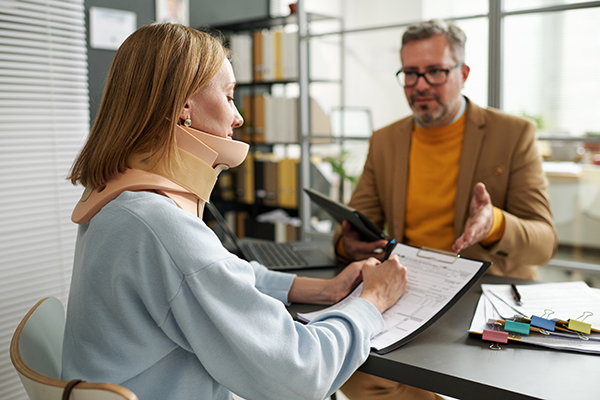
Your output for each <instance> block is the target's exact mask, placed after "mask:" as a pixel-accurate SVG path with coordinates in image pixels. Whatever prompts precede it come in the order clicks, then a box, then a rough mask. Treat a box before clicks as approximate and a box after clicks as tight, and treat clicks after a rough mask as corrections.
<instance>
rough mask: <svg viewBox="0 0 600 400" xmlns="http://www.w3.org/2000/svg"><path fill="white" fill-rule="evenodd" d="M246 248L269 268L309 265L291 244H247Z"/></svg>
mask: <svg viewBox="0 0 600 400" xmlns="http://www.w3.org/2000/svg"><path fill="white" fill-rule="evenodd" d="M245 246H246V247H247V249H248V250H250V251H251V252H252V253H253V254H254V255H255V256H256V258H257V260H258V261H261V262H262V263H263V264H264V265H265V266H267V267H292V266H305V265H308V263H307V262H306V260H305V259H304V257H302V256H301V255H300V254H299V253H298V252H296V251H294V250H293V245H292V244H289V243H274V242H264V243H245Z"/></svg>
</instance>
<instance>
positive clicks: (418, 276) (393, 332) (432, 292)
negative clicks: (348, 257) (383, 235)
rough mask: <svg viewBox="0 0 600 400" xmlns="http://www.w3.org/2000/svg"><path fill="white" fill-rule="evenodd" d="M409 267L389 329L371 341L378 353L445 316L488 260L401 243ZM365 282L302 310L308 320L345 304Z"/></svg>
mask: <svg viewBox="0 0 600 400" xmlns="http://www.w3.org/2000/svg"><path fill="white" fill-rule="evenodd" d="M393 253H394V254H397V255H398V256H399V257H400V262H401V263H402V265H404V266H405V267H406V269H407V277H408V284H407V287H406V291H405V293H404V295H403V296H402V297H401V298H400V300H398V302H397V303H396V304H395V305H394V306H392V307H391V308H390V309H388V310H387V311H386V312H385V313H383V320H384V323H385V328H384V330H383V332H381V333H380V334H379V335H377V336H375V337H374V338H373V339H372V340H371V347H372V348H373V349H375V351H377V352H378V353H381V354H383V353H387V352H388V351H391V350H393V349H395V348H398V347H400V346H401V345H403V344H405V343H407V342H408V341H410V340H412V339H413V338H414V337H416V336H417V335H418V334H419V333H421V332H422V331H423V330H425V329H426V328H427V327H428V326H429V325H431V324H432V323H433V322H435V321H436V320H437V319H438V318H439V317H441V316H442V315H443V314H444V313H445V312H446V311H447V310H448V309H450V307H451V306H452V305H453V304H454V303H455V302H456V301H458V299H459V298H460V297H461V296H462V295H463V294H464V293H465V292H466V291H467V290H468V289H469V288H470V287H471V286H472V285H473V284H474V283H475V282H476V281H477V280H478V279H479V278H480V277H481V275H483V273H484V272H485V271H486V270H487V268H488V267H489V265H490V264H489V263H488V262H483V261H477V260H470V259H466V258H461V257H458V256H456V255H453V254H451V253H440V252H437V251H435V250H426V249H419V248H417V247H413V246H408V245H403V244H398V245H397V246H396V248H395V249H394V251H393ZM361 290H362V283H361V284H360V285H359V286H358V287H357V288H356V289H355V290H354V291H353V292H352V293H351V294H350V295H349V296H347V297H346V298H345V299H343V300H342V301H340V302H339V303H337V304H334V305H333V306H331V307H328V308H325V309H323V310H320V311H315V312H312V313H300V314H298V319H300V320H302V321H304V322H308V321H311V320H313V319H314V318H316V317H317V316H319V315H321V314H323V313H325V312H327V311H330V310H336V309H340V308H342V307H344V305H345V304H346V303H347V302H349V301H350V300H351V299H353V298H355V297H358V296H359V295H360V293H361Z"/></svg>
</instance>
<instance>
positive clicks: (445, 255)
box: [417, 246, 460, 264]
mask: <svg viewBox="0 0 600 400" xmlns="http://www.w3.org/2000/svg"><path fill="white" fill-rule="evenodd" d="M421 253H422V254H421ZM426 253H432V254H433V255H428V254H426ZM417 257H421V258H426V259H428V260H435V261H439V262H443V263H446V264H454V262H455V261H456V259H457V258H459V257H460V254H457V253H453V252H451V251H444V250H438V249H433V248H431V247H425V246H423V247H421V248H420V249H419V251H417Z"/></svg>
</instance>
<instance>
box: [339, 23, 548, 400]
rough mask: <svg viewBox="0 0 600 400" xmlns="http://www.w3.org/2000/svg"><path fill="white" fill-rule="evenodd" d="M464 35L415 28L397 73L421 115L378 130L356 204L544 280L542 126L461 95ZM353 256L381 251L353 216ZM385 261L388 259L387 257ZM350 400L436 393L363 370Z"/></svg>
mask: <svg viewBox="0 0 600 400" xmlns="http://www.w3.org/2000/svg"><path fill="white" fill-rule="evenodd" d="M465 41H466V36H465V34H464V32H463V31H462V30H461V29H460V28H458V27H456V26H455V25H453V24H451V23H446V22H443V21H429V22H424V23H420V24H416V25H413V26H410V27H409V28H408V29H407V31H406V32H405V33H404V35H403V37H402V48H401V50H400V58H401V61H402V69H401V70H400V71H399V72H398V73H397V77H398V78H399V83H400V84H401V86H403V87H404V92H405V95H406V98H407V100H408V103H409V105H410V107H411V109H412V112H413V115H412V116H410V117H407V118H404V119H402V120H400V121H397V122H395V123H393V124H391V125H389V126H387V127H385V128H382V129H380V130H378V131H376V132H374V133H373V136H372V137H371V140H370V145H369V153H368V156H367V160H366V163H365V167H364V170H363V173H362V176H361V178H360V180H359V182H358V184H357V187H356V189H355V191H354V193H353V195H352V198H351V200H350V203H349V205H350V206H351V207H353V208H355V209H357V210H359V211H361V212H363V213H364V214H365V215H366V216H367V217H369V218H370V219H371V220H372V221H373V222H374V223H375V224H376V225H378V226H379V227H381V228H383V227H384V226H387V229H388V233H389V236H390V237H391V238H395V239H396V240H397V241H399V242H403V243H406V244H410V245H414V246H427V247H432V248H436V249H440V250H446V251H453V252H455V253H460V254H461V255H462V256H464V257H470V258H476V259H481V260H488V261H492V266H491V267H490V269H489V270H488V272H489V273H491V274H494V275H502V276H512V277H517V278H525V279H537V271H536V267H535V265H541V264H545V263H546V262H548V260H550V259H551V258H552V256H553V255H554V252H555V249H556V243H557V242H556V230H555V227H554V223H553V221H552V215H551V212H550V206H549V203H548V196H547V193H546V186H547V181H546V179H545V176H544V173H543V171H542V163H541V158H540V155H539V152H538V150H537V147H536V143H535V126H534V125H533V123H531V122H529V121H526V120H523V119H521V118H517V117H513V116H509V115H507V114H504V113H502V112H500V111H498V110H494V109H483V108H480V107H479V106H477V105H476V104H475V103H473V102H472V101H470V100H469V99H467V98H466V97H464V96H463V95H462V94H461V90H462V88H463V87H464V83H465V81H466V79H467V77H468V76H469V71H470V69H469V67H468V66H467V65H466V64H465V63H464V44H465ZM334 240H335V244H336V251H337V253H338V255H339V256H340V257H342V258H346V259H347V260H355V259H364V258H367V257H368V256H373V255H374V253H375V256H377V252H378V251H379V250H378V249H381V248H382V247H384V246H385V244H386V241H384V240H381V241H376V242H363V241H362V240H361V239H360V236H359V235H358V233H357V232H356V231H354V230H353V229H352V227H351V226H350V224H349V223H348V222H347V221H344V223H343V224H342V229H341V230H338V232H337V234H336V236H335V238H334ZM380 257H381V256H380ZM342 391H343V392H344V393H345V394H346V395H347V396H348V398H349V399H351V400H356V399H413V398H414V399H417V398H419V399H422V398H436V397H437V396H436V395H434V394H433V393H428V392H425V391H422V390H420V389H416V388H412V387H409V386H406V385H402V384H398V383H395V382H392V381H388V380H385V379H381V378H376V377H373V376H370V375H366V374H363V373H356V374H354V375H353V376H352V378H350V380H349V381H348V382H347V383H346V384H345V385H344V386H343V387H342Z"/></svg>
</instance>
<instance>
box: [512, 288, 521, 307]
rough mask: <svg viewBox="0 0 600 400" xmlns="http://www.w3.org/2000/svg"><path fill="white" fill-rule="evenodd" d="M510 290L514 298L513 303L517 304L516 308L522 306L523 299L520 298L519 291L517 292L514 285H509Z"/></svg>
mask: <svg viewBox="0 0 600 400" xmlns="http://www.w3.org/2000/svg"><path fill="white" fill-rule="evenodd" d="M510 289H511V291H512V295H513V297H514V298H515V303H517V305H518V306H522V305H523V298H522V297H521V293H519V291H518V290H517V287H516V286H515V285H514V284H512V283H511V284H510Z"/></svg>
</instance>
